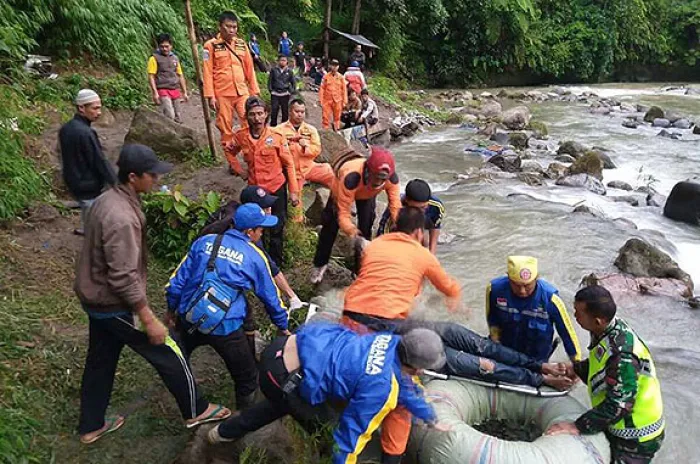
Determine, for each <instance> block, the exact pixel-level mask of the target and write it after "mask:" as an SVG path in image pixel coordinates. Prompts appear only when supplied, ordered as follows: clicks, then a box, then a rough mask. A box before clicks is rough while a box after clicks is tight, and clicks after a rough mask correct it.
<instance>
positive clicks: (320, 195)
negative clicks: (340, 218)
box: [304, 189, 330, 227]
mask: <svg viewBox="0 0 700 464" xmlns="http://www.w3.org/2000/svg"><path fill="white" fill-rule="evenodd" d="M329 196H330V193H329V191H328V190H327V189H318V190H316V191H315V192H314V201H313V202H312V203H311V205H310V206H309V207H308V208H306V212H305V213H304V215H305V216H306V224H307V225H308V226H309V227H316V226H319V225H321V222H322V221H321V216H322V213H323V210H324V208H325V207H326V203H327V202H328V197H329Z"/></svg>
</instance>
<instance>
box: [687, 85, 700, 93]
mask: <svg viewBox="0 0 700 464" xmlns="http://www.w3.org/2000/svg"><path fill="white" fill-rule="evenodd" d="M685 94H686V95H700V88H698V87H688V88H687V89H685Z"/></svg>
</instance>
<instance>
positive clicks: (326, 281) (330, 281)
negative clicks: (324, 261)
mask: <svg viewBox="0 0 700 464" xmlns="http://www.w3.org/2000/svg"><path fill="white" fill-rule="evenodd" d="M353 254H354V248H353ZM334 256H337V255H334ZM346 259H350V260H352V256H350V257H347V258H346ZM354 280H355V278H354V276H353V274H352V271H350V269H348V268H347V267H345V266H341V265H340V264H338V263H336V262H335V261H332V260H331V262H329V263H328V268H327V269H326V273H325V274H323V281H321V283H320V284H318V287H317V288H316V292H317V293H319V294H323V293H325V292H328V291H330V290H332V289H337V288H346V287H349V286H350V284H352V283H353V281H354Z"/></svg>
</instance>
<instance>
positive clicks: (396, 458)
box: [382, 453, 403, 464]
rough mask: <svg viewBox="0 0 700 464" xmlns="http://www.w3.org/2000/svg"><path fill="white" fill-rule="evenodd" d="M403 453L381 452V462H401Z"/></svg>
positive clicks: (386, 463) (397, 463) (391, 463)
mask: <svg viewBox="0 0 700 464" xmlns="http://www.w3.org/2000/svg"><path fill="white" fill-rule="evenodd" d="M401 459H403V454H386V453H382V464H401Z"/></svg>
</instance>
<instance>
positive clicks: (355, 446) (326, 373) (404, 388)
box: [297, 322, 436, 464]
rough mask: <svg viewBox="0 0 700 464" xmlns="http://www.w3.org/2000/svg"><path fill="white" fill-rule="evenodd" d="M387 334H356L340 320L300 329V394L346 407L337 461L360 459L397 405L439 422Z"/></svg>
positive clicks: (336, 434) (337, 436) (338, 430)
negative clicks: (301, 378)
mask: <svg viewBox="0 0 700 464" xmlns="http://www.w3.org/2000/svg"><path fill="white" fill-rule="evenodd" d="M400 339H401V338H400V337H399V336H396V335H391V334H388V333H378V334H372V335H364V336H361V335H357V334H356V333H354V332H353V331H351V330H349V329H347V328H345V327H342V326H340V325H337V324H330V323H322V322H320V323H312V324H308V325H305V326H303V327H302V328H301V329H299V331H298V332H297V349H298V352H299V360H300V363H301V372H302V376H303V380H302V381H301V384H300V385H299V394H300V395H301V397H302V398H303V399H304V400H305V401H307V402H309V403H311V404H313V405H317V404H321V403H323V402H326V401H328V400H339V401H343V402H346V403H347V407H346V408H345V410H344V411H343V414H342V416H341V418H340V422H339V423H338V427H337V428H336V429H335V431H334V432H333V438H334V439H335V443H336V445H337V446H336V449H335V452H334V454H333V463H335V464H339V463H345V462H355V460H356V459H357V456H358V455H359V454H360V452H362V449H363V448H364V446H365V445H366V444H367V441H369V439H370V438H371V436H372V433H373V432H374V431H375V430H376V429H377V428H378V427H379V426H380V425H381V423H382V421H383V420H384V418H385V417H386V415H387V414H388V413H389V412H390V411H392V410H393V409H394V408H396V407H397V405H401V406H404V407H405V408H406V409H408V410H409V411H410V412H411V413H412V414H413V415H414V416H416V417H418V418H419V419H422V420H424V421H426V422H430V423H432V422H434V421H435V420H436V418H435V413H434V411H433V408H432V407H431V406H430V405H429V404H427V403H426V402H425V399H424V398H423V397H422V396H421V393H420V390H419V389H418V386H417V385H416V384H415V383H414V382H413V380H411V378H410V377H409V376H408V375H406V374H402V373H401V365H400V363H399V359H398V355H397V346H398V343H399V340H400Z"/></svg>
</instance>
